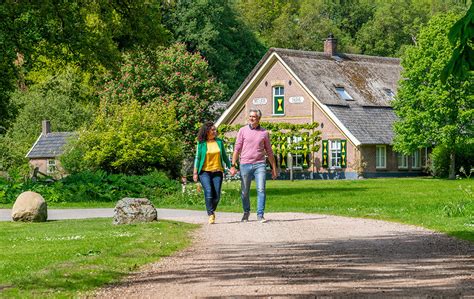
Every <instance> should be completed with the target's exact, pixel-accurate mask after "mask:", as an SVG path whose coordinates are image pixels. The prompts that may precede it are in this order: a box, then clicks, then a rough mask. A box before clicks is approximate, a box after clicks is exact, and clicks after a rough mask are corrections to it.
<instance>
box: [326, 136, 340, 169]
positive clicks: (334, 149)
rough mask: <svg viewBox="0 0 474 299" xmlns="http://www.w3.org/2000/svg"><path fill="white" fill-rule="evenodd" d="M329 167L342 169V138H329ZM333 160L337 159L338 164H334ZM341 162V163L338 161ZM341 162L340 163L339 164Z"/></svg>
mask: <svg viewBox="0 0 474 299" xmlns="http://www.w3.org/2000/svg"><path fill="white" fill-rule="evenodd" d="M328 143H329V161H328V162H329V165H328V166H329V168H332V169H340V168H341V162H342V148H341V140H340V139H332V140H331V139H330V140H329V142H328ZM333 160H336V163H335V164H336V165H334V163H333ZM338 162H339V163H338ZM337 164H339V165H337Z"/></svg>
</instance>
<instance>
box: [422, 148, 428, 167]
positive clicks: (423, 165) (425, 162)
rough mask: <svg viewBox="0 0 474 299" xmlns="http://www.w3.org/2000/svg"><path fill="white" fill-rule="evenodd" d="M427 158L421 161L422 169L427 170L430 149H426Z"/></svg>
mask: <svg viewBox="0 0 474 299" xmlns="http://www.w3.org/2000/svg"><path fill="white" fill-rule="evenodd" d="M424 152H425V156H424V157H423V159H421V167H423V168H426V166H427V165H428V147H425V148H424Z"/></svg>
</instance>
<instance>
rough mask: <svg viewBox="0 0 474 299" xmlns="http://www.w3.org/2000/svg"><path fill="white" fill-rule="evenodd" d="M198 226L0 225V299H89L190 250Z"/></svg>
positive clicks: (164, 223)
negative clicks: (110, 285)
mask: <svg viewBox="0 0 474 299" xmlns="http://www.w3.org/2000/svg"><path fill="white" fill-rule="evenodd" d="M195 227H197V226H196V225H191V224H185V223H177V222H167V221H160V222H153V223H144V224H135V225H118V226H117V225H113V224H112V220H111V219H86V220H67V221H48V222H44V223H14V222H0V297H2V298H4V297H17V298H23V297H41V298H43V297H61V298H72V297H78V296H79V295H80V294H82V295H85V294H87V292H89V291H90V290H92V289H94V288H97V287H99V286H102V285H104V284H106V283H109V282H112V281H115V280H117V279H119V278H120V277H122V276H124V275H126V274H128V273H130V272H131V271H133V270H136V269H137V268H138V267H139V266H141V265H143V264H146V263H150V262H153V261H157V260H159V259H160V258H161V257H163V256H168V255H170V254H171V253H173V252H175V251H177V250H180V249H182V248H184V247H186V246H187V245H188V244H189V238H187V237H186V236H187V235H188V233H189V232H190V231H191V230H192V229H193V228H195Z"/></svg>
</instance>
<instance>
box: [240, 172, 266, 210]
mask: <svg viewBox="0 0 474 299" xmlns="http://www.w3.org/2000/svg"><path fill="white" fill-rule="evenodd" d="M265 167H266V165H265V163H256V164H240V177H241V178H240V183H241V188H242V193H241V198H242V207H243V208H244V212H250V184H251V182H252V179H253V178H254V177H255V182H256V184H257V215H258V216H263V213H264V212H265V200H266V194H265V181H266V179H265V175H266V169H265Z"/></svg>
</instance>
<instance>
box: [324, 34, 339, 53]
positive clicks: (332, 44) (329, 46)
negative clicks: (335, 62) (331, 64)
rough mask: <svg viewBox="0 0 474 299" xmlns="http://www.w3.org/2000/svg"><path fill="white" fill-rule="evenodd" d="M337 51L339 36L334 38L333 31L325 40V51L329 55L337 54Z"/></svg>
mask: <svg viewBox="0 0 474 299" xmlns="http://www.w3.org/2000/svg"><path fill="white" fill-rule="evenodd" d="M336 52H337V38H334V35H333V34H332V33H331V34H329V36H328V37H327V38H326V39H325V40H324V53H326V54H327V55H329V56H334V55H336Z"/></svg>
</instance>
